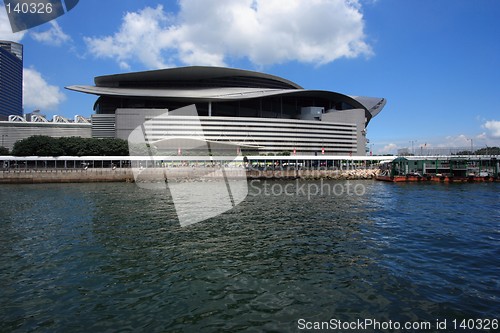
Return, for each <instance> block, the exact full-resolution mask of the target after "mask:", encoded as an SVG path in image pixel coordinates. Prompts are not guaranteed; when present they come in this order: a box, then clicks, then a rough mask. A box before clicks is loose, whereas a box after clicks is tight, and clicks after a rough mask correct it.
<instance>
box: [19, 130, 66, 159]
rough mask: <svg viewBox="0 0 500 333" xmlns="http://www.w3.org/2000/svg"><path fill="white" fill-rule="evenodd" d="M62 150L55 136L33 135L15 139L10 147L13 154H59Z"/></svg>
mask: <svg viewBox="0 0 500 333" xmlns="http://www.w3.org/2000/svg"><path fill="white" fill-rule="evenodd" d="M63 153H64V151H63V149H62V148H61V146H60V144H59V142H58V141H57V139H56V138H52V137H50V136H44V135H35V136H31V137H29V138H26V139H22V140H19V141H17V142H16V143H15V144H14V148H13V149H12V155H15V156H61V155H63Z"/></svg>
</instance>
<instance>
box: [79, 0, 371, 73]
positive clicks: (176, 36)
mask: <svg viewBox="0 0 500 333" xmlns="http://www.w3.org/2000/svg"><path fill="white" fill-rule="evenodd" d="M85 42H86V43H87V46H88V49H89V51H90V52H91V53H92V54H93V55H94V56H96V57H101V58H112V59H116V61H117V62H118V63H119V64H120V66H121V67H122V68H127V67H129V66H130V65H129V62H130V61H132V60H138V61H139V62H141V63H142V64H144V65H145V66H147V67H150V68H161V67H166V66H168V65H169V64H170V63H179V62H180V63H183V64H197V65H224V64H225V63H226V61H227V60H228V59H232V58H247V59H249V60H250V61H251V62H252V63H254V64H256V65H259V66H263V65H270V64H275V63H282V62H286V61H300V62H304V63H313V64H319V65H321V64H325V63H329V62H332V61H334V60H336V59H338V58H342V57H347V58H352V57H358V56H360V55H365V56H369V55H371V54H372V50H371V48H370V46H369V45H368V44H367V43H366V42H365V35H364V22H363V15H362V14H361V12H360V4H359V2H358V0H180V11H179V13H178V14H177V15H176V16H169V14H168V13H165V11H164V10H163V7H162V6H161V5H159V6H158V7H156V8H150V7H146V8H144V9H143V10H140V11H138V12H133V13H126V15H125V16H124V18H123V21H122V24H121V26H120V28H119V30H118V31H117V32H116V33H115V34H114V35H112V36H104V37H94V38H89V37H86V38H85Z"/></svg>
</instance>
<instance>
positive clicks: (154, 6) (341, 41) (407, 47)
mask: <svg viewBox="0 0 500 333" xmlns="http://www.w3.org/2000/svg"><path fill="white" fill-rule="evenodd" d="M0 4H1V2H0ZM2 7H3V6H2ZM499 15H500V2H499V1H496V0H479V1H471V0H441V1H431V0H423V1H422V0H419V1H416V0H405V1H401V0H365V1H363V0H359V1H355V0H350V1H343V0H293V1H292V0H181V1H162V2H159V1H149V0H146V1H137V0H106V1H97V0H82V1H80V3H79V4H78V6H77V7H75V8H74V9H73V10H72V11H70V12H69V13H67V14H66V15H64V16H62V17H60V18H58V19H57V20H56V21H52V22H50V23H46V24H43V25H41V26H39V27H36V28H33V29H30V30H28V31H25V32H24V33H17V34H12V33H11V31H10V26H9V23H8V19H7V16H6V15H5V10H4V8H0V39H9V40H15V41H19V42H20V43H22V44H24V67H25V111H26V112H29V111H31V110H33V109H41V110H42V111H43V113H45V114H46V115H48V116H49V117H51V116H52V115H54V114H58V115H63V116H66V117H73V116H74V115H75V114H80V115H84V116H90V114H91V113H92V106H93V103H94V102H95V99H96V97H95V96H93V95H83V94H80V93H76V92H72V91H68V90H65V89H64V87H65V86H68V85H74V84H87V85H88V84H93V78H94V77H95V76H99V75H105V74H114V73H123V72H128V71H141V70H147V69H156V68H162V67H172V66H186V65H225V66H230V67H237V68H244V69H250V70H258V71H265V72H268V73H271V74H275V75H278V76H282V77H285V78H287V79H290V80H292V81H295V82H297V83H298V84H300V85H302V86H303V87H305V88H309V89H324V90H332V91H338V92H341V93H344V94H348V95H362V96H374V97H385V98H387V100H388V103H387V105H386V107H385V109H384V110H383V111H382V112H381V113H380V114H379V115H378V116H377V117H375V118H374V119H373V120H372V121H371V123H370V124H369V126H368V138H370V140H371V142H372V144H373V151H374V152H375V153H390V152H395V150H396V149H397V148H403V147H408V146H411V144H410V141H412V140H413V141H416V142H415V146H416V147H418V146H420V145H424V144H427V147H440V146H453V147H456V146H463V147H468V146H470V139H473V142H474V146H475V147H476V148H480V147H485V146H486V145H488V146H494V145H496V146H500V42H499V38H498V36H500V23H499V22H500V21H499V20H498V16H499Z"/></svg>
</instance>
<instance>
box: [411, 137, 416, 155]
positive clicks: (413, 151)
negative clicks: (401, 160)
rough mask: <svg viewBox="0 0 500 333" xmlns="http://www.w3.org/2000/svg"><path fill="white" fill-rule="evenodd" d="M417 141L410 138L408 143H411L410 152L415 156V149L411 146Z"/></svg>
mask: <svg viewBox="0 0 500 333" xmlns="http://www.w3.org/2000/svg"><path fill="white" fill-rule="evenodd" d="M415 142H417V140H411V141H410V143H411V153H412V154H413V156H415V149H414V148H413V144H414V143H415Z"/></svg>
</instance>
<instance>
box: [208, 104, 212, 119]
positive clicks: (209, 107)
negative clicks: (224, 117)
mask: <svg viewBox="0 0 500 333" xmlns="http://www.w3.org/2000/svg"><path fill="white" fill-rule="evenodd" d="M208 116H209V117H212V102H208Z"/></svg>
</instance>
